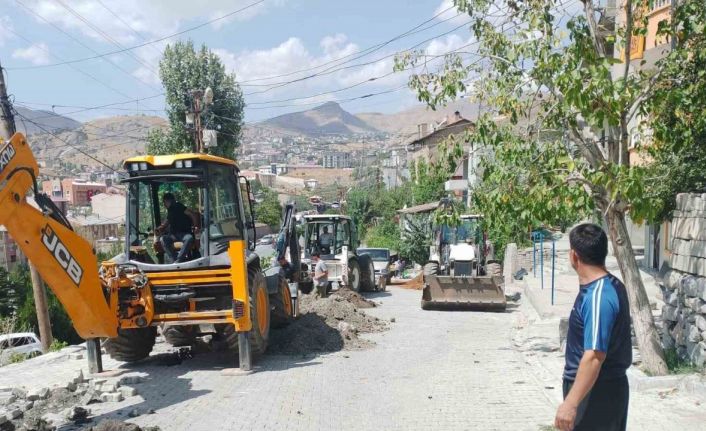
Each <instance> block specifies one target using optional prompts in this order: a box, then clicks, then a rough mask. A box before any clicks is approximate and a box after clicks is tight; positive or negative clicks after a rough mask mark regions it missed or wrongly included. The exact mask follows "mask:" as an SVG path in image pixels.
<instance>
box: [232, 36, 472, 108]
mask: <svg viewBox="0 0 706 431" xmlns="http://www.w3.org/2000/svg"><path fill="white" fill-rule="evenodd" d="M466 25H468V23H464V24H461V25H459V26H456V27H454V28H453V29H451V30H449V31H446V32H444V33H441V34H438V35H435V36H432V37H430V38H427V39H425V40H423V41H421V42H419V43H417V44H415V45H414V46H412V47H410V48H408V49H406V51H411V50H413V49H415V48H418V47H419V46H421V45H423V44H425V43H427V42H429V41H432V40H434V39H436V38H439V37H442V36H446V35H448V34H450V33H453V32H454V31H456V30H458V29H460V28H461V27H465V26H466ZM397 54H398V53H397V52H395V53H393V54H389V55H386V56H384V57H380V58H378V59H375V60H372V61H368V62H365V63H358V64H351V65H348V66H343V67H337V66H331V67H329V68H326V69H324V70H322V71H320V72H316V73H314V74H311V75H308V76H304V77H301V78H297V79H293V80H290V81H285V82H281V83H273V84H267V85H268V86H269V88H267V89H265V90H259V91H253V92H250V93H245V94H244V95H245V96H252V95H253V94H263V93H267V92H269V91H272V90H274V89H277V88H281V87H285V86H288V85H291V84H294V83H297V82H302V81H306V80H308V79H312V78H317V77H319V76H325V75H330V74H332V73H336V72H339V71H341V70H347V69H352V68H355V67H361V66H367V65H370V64H374V63H377V62H379V61H381V60H385V59H387V58H391V57H394V56H396V55H397Z"/></svg>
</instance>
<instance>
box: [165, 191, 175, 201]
mask: <svg viewBox="0 0 706 431" xmlns="http://www.w3.org/2000/svg"><path fill="white" fill-rule="evenodd" d="M162 201H169V202H175V201H176V198H175V197H174V195H173V194H172V193H169V192H167V193H165V194H163V195H162Z"/></svg>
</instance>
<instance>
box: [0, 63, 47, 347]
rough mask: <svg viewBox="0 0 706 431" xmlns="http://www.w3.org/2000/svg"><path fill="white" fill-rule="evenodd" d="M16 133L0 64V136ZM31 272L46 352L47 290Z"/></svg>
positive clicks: (30, 266)
mask: <svg viewBox="0 0 706 431" xmlns="http://www.w3.org/2000/svg"><path fill="white" fill-rule="evenodd" d="M14 134H15V117H14V116H13V115H12V105H11V104H10V100H9V99H8V97H7V87H6V86H5V73H4V71H3V68H2V65H1V64H0V137H2V138H3V139H6V140H8V141H9V140H10V138H11V137H12V135H14ZM8 233H9V232H8ZM29 273H30V277H31V278H32V292H33V293H34V305H35V308H36V310H37V324H38V326H39V338H40V340H41V341H42V351H44V352H45V353H46V352H48V351H49V346H51V343H52V341H53V337H52V334H51V322H50V320H49V307H48V306H47V292H46V291H45V289H44V285H43V284H42V279H41V278H40V277H39V272H37V268H35V267H34V265H32V262H29Z"/></svg>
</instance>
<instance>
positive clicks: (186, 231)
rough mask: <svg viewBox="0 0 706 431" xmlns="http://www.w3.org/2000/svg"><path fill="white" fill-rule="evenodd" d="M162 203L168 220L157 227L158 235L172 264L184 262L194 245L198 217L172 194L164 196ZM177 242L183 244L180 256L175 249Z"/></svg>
mask: <svg viewBox="0 0 706 431" xmlns="http://www.w3.org/2000/svg"><path fill="white" fill-rule="evenodd" d="M162 203H163V204H164V207H165V208H166V209H167V220H165V221H164V223H162V224H161V225H160V226H158V227H157V229H156V231H157V234H159V235H161V236H160V238H159V239H160V241H161V243H162V245H163V246H164V251H165V252H166V253H167V254H168V255H169V257H170V258H171V260H172V262H173V263H180V262H184V260H185V258H186V256H187V255H188V254H189V252H190V251H191V247H192V246H193V244H194V235H193V233H192V228H193V227H194V226H196V225H197V223H198V220H197V216H196V214H195V213H194V212H193V211H191V210H190V209H188V208H187V207H185V206H184V204H182V203H181V202H177V200H176V198H175V197H174V195H173V194H171V193H165V194H164V195H162ZM177 241H181V243H182V245H181V249H180V250H179V253H178V254H177V252H176V250H175V248H174V243H175V242H177Z"/></svg>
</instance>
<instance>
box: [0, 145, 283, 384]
mask: <svg viewBox="0 0 706 431" xmlns="http://www.w3.org/2000/svg"><path fill="white" fill-rule="evenodd" d="M124 168H125V170H126V172H127V176H126V178H125V179H124V180H123V184H125V185H126V189H127V208H126V210H127V211H126V221H125V242H124V249H123V252H122V253H121V254H119V255H118V256H116V257H114V258H113V259H111V260H110V261H107V262H100V263H99V262H98V260H97V257H96V255H95V253H94V251H93V249H92V246H91V244H89V243H88V242H87V241H86V240H85V239H83V238H82V237H80V236H79V235H78V234H77V233H76V232H74V230H73V229H72V227H71V224H70V223H69V221H68V220H67V219H66V217H65V216H64V214H62V212H61V211H60V210H59V209H58V208H57V207H56V206H55V205H54V203H53V202H52V200H51V199H50V198H49V197H48V196H47V195H45V194H43V193H41V192H40V191H39V188H38V186H37V176H38V175H39V166H38V164H37V161H36V159H35V158H34V156H33V154H32V151H31V149H30V145H29V143H28V142H27V140H26V138H25V137H24V136H23V135H22V134H20V133H16V134H15V135H14V136H13V137H12V138H11V140H10V141H8V142H6V144H5V145H3V146H2V149H1V150H0V184H1V186H0V206H2V208H3V211H0V224H2V225H4V226H5V227H6V228H7V230H8V232H9V234H10V235H12V237H13V238H15V240H16V241H17V244H18V246H19V247H20V249H21V250H22V252H23V253H24V254H25V255H26V256H27V257H28V258H29V260H30V261H32V262H33V263H34V265H35V266H36V268H37V270H38V272H39V274H40V275H41V276H42V278H43V279H44V280H45V282H46V284H47V285H48V287H49V288H50V289H51V290H52V291H53V292H54V293H55V294H56V296H57V298H58V299H59V301H60V302H61V304H62V305H63V306H64V308H65V309H66V311H67V313H68V315H69V316H70V317H71V320H72V322H73V325H74V327H75V328H76V331H77V332H78V334H79V335H80V336H81V337H82V338H84V339H86V340H87V356H88V360H89V369H90V370H91V371H92V372H97V371H100V369H101V368H102V366H101V353H100V352H101V343H100V340H101V339H103V340H104V341H103V343H102V344H103V347H104V348H105V350H106V351H107V353H108V354H110V356H111V357H113V358H115V359H117V360H122V361H128V362H132V361H138V360H140V359H143V358H145V357H147V356H148V355H149V354H150V352H151V350H152V348H153V346H154V344H155V337H156V336H157V328H158V327H161V328H162V331H163V333H164V335H165V338H167V340H168V341H171V342H173V343H175V344H184V343H188V342H189V340H192V339H193V337H195V336H197V335H198V334H199V333H200V331H202V330H204V328H207V329H206V330H209V331H213V333H214V335H216V336H218V337H221V338H222V339H223V340H225V341H226V342H227V344H228V345H229V346H230V347H231V348H232V349H233V350H234V351H237V352H238V356H239V363H240V367H241V369H243V370H245V371H247V370H250V369H251V364H252V358H253V357H254V356H257V355H259V354H262V353H263V352H264V351H265V349H266V347H267V342H268V337H269V331H270V326H271V324H272V323H274V322H273V319H278V320H284V321H285V322H279V321H278V322H276V323H277V324H281V323H286V321H289V320H290V319H291V318H292V315H293V307H292V306H291V293H290V290H289V286H288V283H287V281H286V280H284V279H283V278H282V277H281V276H280V275H278V274H275V275H274V276H271V277H273V278H272V279H271V280H269V282H268V280H267V279H266V277H265V275H264V274H263V272H262V269H261V265H260V258H259V257H258V255H257V254H256V253H255V252H254V249H255V238H256V235H255V228H254V226H255V223H254V216H253V203H252V200H251V198H250V196H251V193H250V190H249V189H250V187H249V183H248V182H247V180H246V179H245V178H243V177H241V176H240V175H239V168H238V165H237V163H236V162H235V161H234V160H230V159H226V158H221V157H216V156H213V155H209V154H203V153H184V154H171V155H159V156H151V155H146V156H138V157H133V158H129V159H127V160H126V161H125V162H124ZM28 192H29V193H31V194H33V195H34V200H35V202H36V204H37V206H38V207H39V209H36V208H35V207H33V206H32V205H30V203H29V202H28V198H27V196H28ZM165 193H171V194H172V195H173V196H175V197H176V200H177V201H180V202H181V203H182V204H183V205H184V206H186V207H188V208H190V212H189V214H191V215H193V219H194V223H193V226H192V227H191V228H190V232H188V233H189V234H190V235H191V238H189V239H188V240H186V239H187V237H186V236H184V237H182V238H181V239H183V240H185V241H183V242H178V241H170V242H169V245H170V248H169V250H168V251H169V252H170V253H173V252H174V251H176V250H180V249H181V248H182V247H187V248H188V250H184V252H183V253H182V254H181V255H180V256H182V257H183V259H179V260H177V261H173V260H171V259H170V258H169V254H170V253H165V249H164V245H165V239H164V236H161V237H160V235H159V234H160V232H159V230H160V228H163V227H164V226H165V224H164V221H165V220H166V217H167V211H166V209H165V207H164V206H163V202H162V200H163V198H164V194H165ZM178 239H179V238H178ZM172 247H173V248H172ZM287 304H289V305H287ZM273 308H274V309H275V310H273Z"/></svg>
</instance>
